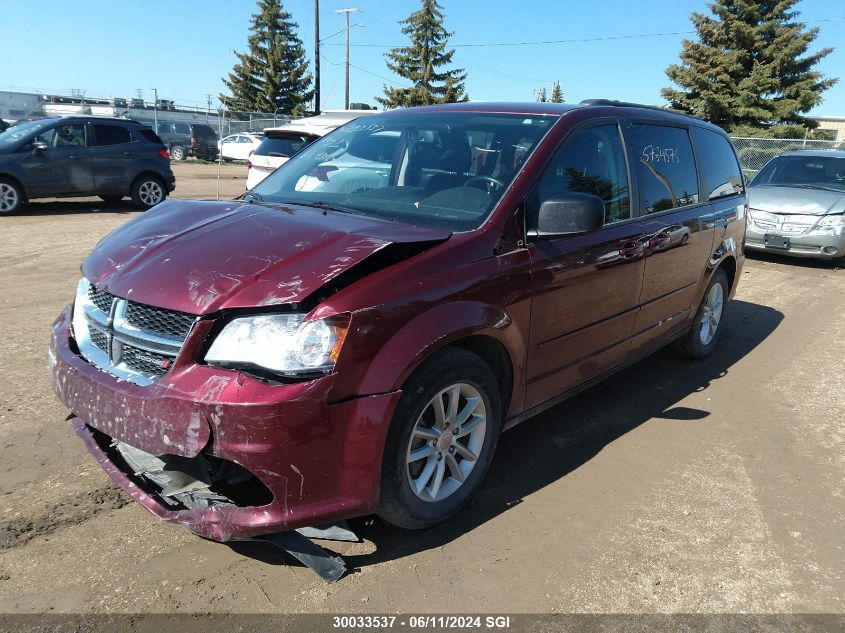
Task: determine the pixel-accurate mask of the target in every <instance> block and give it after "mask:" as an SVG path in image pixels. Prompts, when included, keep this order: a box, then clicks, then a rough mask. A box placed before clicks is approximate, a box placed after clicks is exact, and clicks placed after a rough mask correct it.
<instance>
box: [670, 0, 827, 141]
mask: <svg viewBox="0 0 845 633" xmlns="http://www.w3.org/2000/svg"><path fill="white" fill-rule="evenodd" d="M796 3H797V0H715V1H714V2H711V3H710V4H709V5H708V6H709V8H710V12H711V14H712V15H704V14H701V13H693V14H692V16H691V19H692V22H693V24H694V26H695V30H696V32H697V34H698V41H690V40H684V41H683V50H682V52H681V63H680V64H672V65H671V66H669V67H668V68H667V69H666V74H667V75H668V76H669V79H670V80H671V81H672V82H673V83H675V84H676V85H677V86H679V87H680V88H681V89H680V90H676V89H674V88H663V90H662V91H661V94H662V95H663V98H664V99H666V100H667V101H669V103H670V105H671V106H672V107H673V108H675V109H677V110H681V111H683V112H687V113H689V114H693V115H695V116H698V117H701V118H703V119H706V120H708V121H712V122H713V123H716V124H717V125H720V126H722V127H724V128H727V129H730V130H735V129H737V128H745V129H748V128H768V127H771V126H773V125H779V124H798V125H801V126H809V127H814V124H813V122H812V121H810V120H808V119H806V118H805V117H803V116H801V115H802V114H803V113H806V112H808V111H809V110H811V109H812V108H814V107H815V106H817V105H818V104H819V103H821V101H822V93H823V92H824V91H825V90H827V89H828V88H830V87H831V86H832V85H834V84H835V83H836V81H837V80H836V79H829V78H825V77H824V75H822V73H820V72H818V71H817V70H814V69H813V68H814V67H815V65H816V64H817V63H818V62H819V61H820V60H821V59H823V58H824V57H826V56H827V55H829V54H830V52H831V51H832V49H830V48H825V49H822V50H820V51H818V52H817V53H815V54H807V50H808V48H809V47H810V44H811V43H812V42H813V40H815V39H816V36H817V35H818V29H816V28H813V29H807V28H806V25H805V24H803V23H801V22H799V21H797V17H798V16H799V15H800V14H799V12H798V11H795V10H793V7H794V6H795V4H796Z"/></svg>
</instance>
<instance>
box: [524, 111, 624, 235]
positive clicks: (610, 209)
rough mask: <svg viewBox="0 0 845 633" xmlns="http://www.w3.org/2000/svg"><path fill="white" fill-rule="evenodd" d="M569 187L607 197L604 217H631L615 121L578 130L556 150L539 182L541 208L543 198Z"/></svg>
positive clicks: (602, 197) (622, 151)
mask: <svg viewBox="0 0 845 633" xmlns="http://www.w3.org/2000/svg"><path fill="white" fill-rule="evenodd" d="M568 191H574V192H577V193H589V194H591V195H594V196H598V197H599V198H601V199H602V200H603V201H604V221H605V222H606V223H609V222H618V221H619V220H625V219H627V218H629V217H631V198H630V193H629V191H628V171H627V167H626V165H625V152H624V150H623V149H622V141H621V138H620V136H619V128H618V127H617V126H616V125H599V126H595V127H590V128H587V129H585V130H580V131H576V132H575V133H574V134H573V135H571V136H569V137H568V138H567V139H566V140H565V141H564V142H563V145H561V147H560V149H558V150H557V153H556V154H555V156H554V158H552V162H551V163H550V164H549V166H548V167H546V171H545V172H543V176H542V177H541V178H540V181H539V183H538V184H537V189H536V195H537V196H538V198H537V200H536V201H535V202H534V205H533V206H534V207H535V208H539V204H541V203H542V202H543V200H545V199H547V198H549V197H551V196H553V195H555V194H558V193H565V192H568Z"/></svg>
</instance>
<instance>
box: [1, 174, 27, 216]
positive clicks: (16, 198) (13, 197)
mask: <svg viewBox="0 0 845 633" xmlns="http://www.w3.org/2000/svg"><path fill="white" fill-rule="evenodd" d="M22 204H23V190H22V189H21V186H20V185H19V184H18V183H16V182H15V181H14V180H9V179H8V178H0V215H12V214H13V213H17V212H18V211H19V210H20V208H21V205H22Z"/></svg>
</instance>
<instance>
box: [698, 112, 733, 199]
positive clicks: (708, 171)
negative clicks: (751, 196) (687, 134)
mask: <svg viewBox="0 0 845 633" xmlns="http://www.w3.org/2000/svg"><path fill="white" fill-rule="evenodd" d="M692 138H693V140H694V141H695V151H696V153H697V154H698V164H699V169H700V170H701V179H702V180H703V181H704V191H706V192H707V195H708V196H709V199H710V200H717V199H718V198H726V197H728V196H734V195H736V194H740V193H742V171H741V170H740V168H739V163H738V162H737V160H736V155H735V154H734V151H733V148H732V147H731V144H730V142H729V141H728V139H726V138H725V137H724V136H722V135H721V134H717V133H716V132H712V131H710V130H705V129H702V128H700V127H695V128H693V129H692Z"/></svg>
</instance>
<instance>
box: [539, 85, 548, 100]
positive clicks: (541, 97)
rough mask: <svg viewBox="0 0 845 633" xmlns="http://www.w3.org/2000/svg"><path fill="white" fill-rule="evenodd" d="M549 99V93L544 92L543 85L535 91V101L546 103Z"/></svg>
mask: <svg viewBox="0 0 845 633" xmlns="http://www.w3.org/2000/svg"><path fill="white" fill-rule="evenodd" d="M548 100H549V95H548V94H547V93H546V87H545V86H543V87H542V88H540V89H539V90H538V91H537V101H539V102H540V103H546V101H548Z"/></svg>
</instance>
